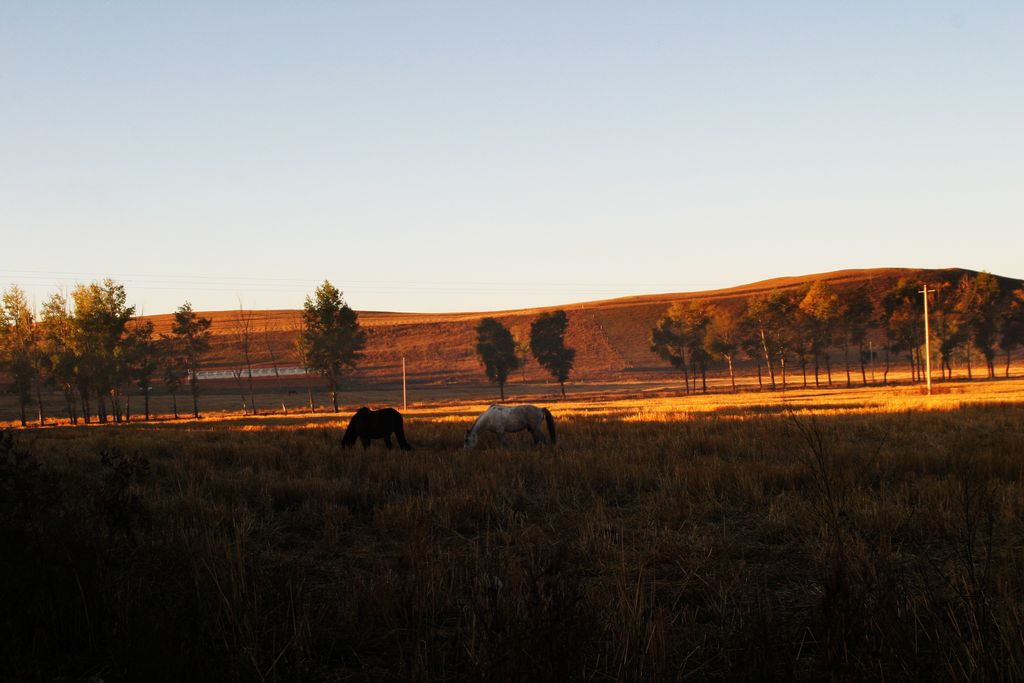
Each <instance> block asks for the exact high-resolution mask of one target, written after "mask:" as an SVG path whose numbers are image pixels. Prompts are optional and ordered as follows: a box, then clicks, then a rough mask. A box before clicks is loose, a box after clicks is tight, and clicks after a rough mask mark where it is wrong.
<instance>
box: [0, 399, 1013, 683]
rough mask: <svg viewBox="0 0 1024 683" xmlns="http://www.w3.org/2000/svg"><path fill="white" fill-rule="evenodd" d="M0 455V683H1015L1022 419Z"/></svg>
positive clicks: (951, 417) (76, 446) (888, 420)
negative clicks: (717, 682) (77, 680)
mask: <svg viewBox="0 0 1024 683" xmlns="http://www.w3.org/2000/svg"><path fill="white" fill-rule="evenodd" d="M559 426H560V428H561V431H560V434H559V436H560V443H559V445H558V446H557V447H556V448H554V449H551V450H533V449H531V448H529V447H527V446H526V445H525V440H524V441H522V442H519V444H520V445H518V446H517V447H514V448H512V449H509V450H502V449H499V448H496V447H493V446H492V447H485V448H482V449H479V450H478V451H475V452H472V453H464V452H462V451H461V449H460V448H458V446H460V445H461V433H462V429H463V427H464V425H462V424H460V423H455V422H443V421H438V422H432V421H427V420H420V421H415V420H410V421H408V424H407V433H408V435H409V438H410V440H411V441H413V443H414V445H416V446H417V450H416V451H415V452H413V453H411V454H408V453H402V452H386V451H384V450H383V448H381V447H380V446H375V447H374V448H373V449H372V450H370V451H368V452H364V451H362V450H349V451H342V450H341V449H340V447H339V444H340V435H341V431H340V429H326V428H311V429H301V428H287V427H281V426H275V427H272V428H267V429H259V428H256V429H248V430H229V429H216V428H213V429H202V430H198V429H196V430H190V429H186V428H183V427H175V428H158V429H151V428H135V427H130V428H129V427H121V428H117V427H109V428H93V429H77V430H74V429H64V430H58V429H54V430H49V431H43V432H36V433H32V432H21V433H17V434H9V433H8V434H5V435H4V436H3V439H2V442H0V494H2V498H0V543H2V552H0V610H2V612H0V614H2V617H0V672H2V675H3V677H6V678H8V679H15V680H18V679H23V680H54V679H55V678H58V677H86V676H99V677H101V678H103V679H104V680H105V681H120V680H453V679H473V680H553V679H560V680H566V679H588V680H654V679H660V680H675V679H683V678H696V679H716V678H717V679H721V678H729V679H735V678H786V679H788V678H804V679H819V678H822V677H825V676H833V677H836V678H842V679H863V678H871V679H880V678H900V679H921V680H934V679H936V678H938V679H965V678H976V679H988V680H998V679H1006V680H1020V679H1021V678H1024V641H1022V633H1024V628H1022V626H1024V625H1022V620H1024V571H1022V570H1024V550H1022V548H1024V521H1022V520H1024V515H1022V513H1024V495H1022V493H1024V483H1022V472H1024V469H1022V468H1024V407H1022V406H1020V405H1000V406H987V407H986V406H977V407H964V408H961V409H958V410H954V411H936V412H918V413H896V414H878V415H856V416H851V415H833V416H820V415H819V416H814V417H811V416H807V415H801V416H797V415H787V414H782V415H758V416H754V417H750V418H747V419H736V418H733V417H725V416H709V417H704V418H700V419H696V420H691V421H683V422H656V423H644V422H619V421H615V420H608V419H603V418H587V417H577V418H575V419H571V420H565V421H562V422H561V423H560V425H559Z"/></svg>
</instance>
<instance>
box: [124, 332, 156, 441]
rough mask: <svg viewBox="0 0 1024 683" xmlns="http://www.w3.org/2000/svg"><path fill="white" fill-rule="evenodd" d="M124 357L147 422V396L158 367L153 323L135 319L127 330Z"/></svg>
mask: <svg viewBox="0 0 1024 683" xmlns="http://www.w3.org/2000/svg"><path fill="white" fill-rule="evenodd" d="M125 341H126V346H125V348H126V350H127V353H126V356H127V361H128V368H129V372H130V374H131V378H132V380H133V381H134V382H135V385H136V386H137V387H138V388H139V391H140V392H141V393H142V405H143V415H144V417H145V419H146V420H147V421H148V420H149V394H150V392H151V391H152V389H153V375H154V374H156V372H157V369H158V368H159V367H160V347H159V345H158V344H157V342H156V340H155V339H154V338H153V321H151V320H140V319H138V318H136V319H135V322H134V324H133V325H132V326H131V327H129V329H128V336H127V338H126V340H125Z"/></svg>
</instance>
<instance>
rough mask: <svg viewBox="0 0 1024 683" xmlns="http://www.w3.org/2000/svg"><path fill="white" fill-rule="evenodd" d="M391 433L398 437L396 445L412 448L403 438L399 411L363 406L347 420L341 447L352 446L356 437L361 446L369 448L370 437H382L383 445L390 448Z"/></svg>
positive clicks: (409, 449)
mask: <svg viewBox="0 0 1024 683" xmlns="http://www.w3.org/2000/svg"><path fill="white" fill-rule="evenodd" d="M392 433H394V435H395V438H397V439H398V445H399V447H400V448H401V449H402V450H403V451H411V450H412V446H410V445H409V442H408V441H406V440H405V431H404V430H403V429H402V414H401V413H400V412H398V411H397V410H395V409H394V408H383V409H381V410H370V409H369V408H367V407H366V406H363V407H362V408H360V409H359V410H357V411H356V414H355V415H353V416H352V419H351V420H349V421H348V428H347V429H346V430H345V436H343V437H341V447H342V448H348V447H349V446H353V445H355V443H356V439H359V440H360V441H361V442H362V444H363V448H369V446H370V439H384V446H386V447H387V448H388V449H390V448H391V434H392Z"/></svg>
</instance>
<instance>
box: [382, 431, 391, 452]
mask: <svg viewBox="0 0 1024 683" xmlns="http://www.w3.org/2000/svg"><path fill="white" fill-rule="evenodd" d="M384 447H385V448H387V449H388V450H389V451H390V450H391V435H390V434H385V435H384Z"/></svg>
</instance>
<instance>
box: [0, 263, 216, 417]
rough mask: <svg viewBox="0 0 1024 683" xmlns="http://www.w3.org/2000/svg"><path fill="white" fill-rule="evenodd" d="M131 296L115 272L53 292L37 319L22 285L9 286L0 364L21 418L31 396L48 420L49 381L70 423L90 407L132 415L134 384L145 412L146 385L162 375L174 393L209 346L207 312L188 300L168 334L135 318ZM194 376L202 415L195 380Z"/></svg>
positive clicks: (1, 321) (0, 328) (0, 324)
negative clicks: (66, 290) (128, 393)
mask: <svg viewBox="0 0 1024 683" xmlns="http://www.w3.org/2000/svg"><path fill="white" fill-rule="evenodd" d="M126 301H127V297H126V295H125V290H124V286H123V285H120V284H118V283H115V282H114V281H113V280H109V279H107V280H104V281H103V282H93V283H91V284H88V285H78V286H76V287H75V288H74V289H73V290H72V291H71V295H70V298H68V297H65V296H64V295H63V294H61V293H56V294H53V295H52V296H51V297H50V298H49V299H47V300H46V301H45V302H44V303H43V305H42V308H41V311H40V314H39V317H38V320H37V319H36V313H35V312H34V311H33V309H32V307H31V306H29V303H28V299H27V297H26V296H25V293H24V291H22V290H21V289H20V288H18V287H11V288H9V289H8V290H6V291H5V292H4V294H3V298H2V307H0V370H2V371H3V372H4V373H5V374H6V375H7V376H8V377H9V378H10V379H11V387H10V388H11V390H12V392H13V393H14V394H16V395H17V397H18V403H19V406H20V411H21V423H22V424H23V425H24V424H25V423H26V421H27V419H28V416H27V409H28V406H29V405H30V404H31V403H32V402H33V399H34V401H35V404H36V409H37V417H38V420H39V422H40V423H43V422H45V420H46V415H45V414H44V403H43V400H42V393H43V390H44V388H45V389H56V390H58V391H59V392H60V393H61V394H62V395H63V397H64V402H65V405H66V409H67V416H68V419H69V420H70V421H71V422H72V423H73V424H77V423H78V420H79V419H80V418H81V419H82V420H84V421H85V422H89V421H90V419H91V416H92V415H93V413H95V416H96V418H97V420H99V421H100V422H106V421H107V420H108V419H113V420H115V421H118V422H120V421H122V420H126V419H130V416H131V403H130V400H126V391H125V390H126V388H128V387H129V386H131V385H133V384H134V385H136V386H137V387H138V388H139V389H140V390H141V393H142V396H143V401H144V403H143V406H144V413H145V416H146V418H147V419H148V417H149V391H150V389H151V388H152V385H153V382H154V380H155V379H156V378H157V377H158V376H159V377H160V379H161V380H162V381H163V383H164V384H165V385H166V386H167V388H168V389H169V390H170V391H171V392H172V393H176V392H177V390H178V388H180V387H181V386H182V384H183V383H184V381H185V378H186V377H188V376H190V375H192V376H194V375H195V373H196V372H197V371H198V369H199V364H200V362H201V359H202V355H203V353H205V352H206V351H207V349H208V348H209V339H208V338H209V327H210V321H209V319H206V318H201V317H199V316H198V315H196V313H195V312H194V311H192V307H191V305H190V304H188V303H185V304H184V305H183V306H181V307H180V308H179V309H178V310H177V311H176V312H175V314H174V320H173V323H172V325H171V334H170V335H161V336H160V337H159V338H156V337H155V336H154V334H153V323H152V322H151V321H149V320H142V319H139V318H136V317H135V307H134V306H128V305H127V303H126ZM191 384H192V395H193V408H194V411H195V413H196V415H197V416H198V413H199V407H198V386H197V384H196V383H195V382H192V383H191ZM175 412H177V406H176V402H175Z"/></svg>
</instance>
